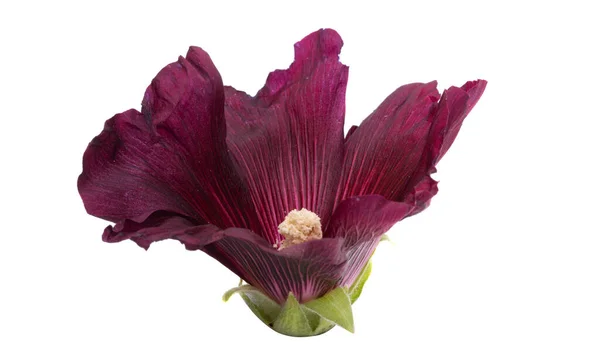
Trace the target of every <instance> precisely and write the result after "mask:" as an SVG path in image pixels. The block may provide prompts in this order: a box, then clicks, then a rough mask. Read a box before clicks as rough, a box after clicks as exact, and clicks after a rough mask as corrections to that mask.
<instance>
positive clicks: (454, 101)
mask: <svg viewBox="0 0 600 363" xmlns="http://www.w3.org/2000/svg"><path fill="white" fill-rule="evenodd" d="M486 85H487V82H486V81H484V80H477V81H471V82H467V83H465V84H464V85H463V86H462V87H460V88H458V87H450V88H449V89H448V90H446V91H445V92H444V94H443V95H442V98H441V99H440V102H439V103H438V104H437V105H436V108H435V111H434V112H433V113H432V117H431V123H432V125H431V130H430V132H429V135H428V141H427V145H428V147H427V149H426V150H425V152H424V153H423V155H422V156H421V161H420V162H419V166H418V167H417V168H416V169H415V170H414V172H413V174H412V176H411V179H410V181H409V182H408V183H407V184H406V186H405V189H404V190H403V192H402V193H400V195H401V199H403V198H406V199H404V200H407V201H410V200H412V198H414V197H415V196H417V195H418V197H417V199H419V200H418V203H420V205H421V208H417V209H415V211H413V214H416V213H419V212H420V211H422V210H423V209H425V208H426V207H427V206H428V205H429V199H431V197H433V195H435V193H436V192H437V187H436V188H435V191H434V192H433V194H431V193H430V192H429V191H431V190H433V189H432V188H431V186H432V183H436V182H435V181H433V179H431V176H430V175H431V174H433V173H435V166H436V165H437V163H438V162H439V161H440V160H441V158H442V157H443V156H444V155H445V154H446V152H447V151H448V149H449V148H450V146H451V145H452V143H453V142H454V140H455V139H456V136H457V135H458V132H459V130H460V127H461V126H462V123H463V121H464V120H465V118H466V117H467V115H468V114H469V112H470V111H471V110H472V109H473V107H474V106H475V104H477V101H479V98H480V97H481V95H482V94H483V91H484V90H485V87H486ZM436 184H437V183H436Z"/></svg>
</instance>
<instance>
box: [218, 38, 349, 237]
mask: <svg viewBox="0 0 600 363" xmlns="http://www.w3.org/2000/svg"><path fill="white" fill-rule="evenodd" d="M341 47H342V40H341V38H340V37H339V35H338V34H337V33H336V32H335V31H333V30H328V29H325V30H320V31H318V32H315V33H313V34H311V35H309V36H307V37H306V38H304V39H303V40H302V41H300V42H298V43H297V44H296V46H295V60H294V62H293V63H292V65H291V66H290V68H289V69H287V70H277V71H274V72H272V73H271V74H270V75H269V77H268V79H267V82H266V85H265V86H264V87H263V88H262V89H261V90H260V91H259V92H258V94H257V95H256V97H250V96H248V95H246V94H245V93H243V92H238V91H235V90H234V89H232V88H228V89H226V108H225V110H226V118H227V125H228V135H227V142H228V145H229V148H230V150H231V153H232V155H233V158H234V159H235V161H236V163H237V166H238V167H239V170H240V173H241V174H242V175H243V176H244V177H245V182H246V185H248V188H249V191H250V194H251V196H252V200H253V201H254V206H255V208H256V211H257V214H258V217H259V219H260V222H261V224H262V225H263V226H265V229H266V230H267V232H266V236H265V237H266V238H268V239H269V241H271V242H277V241H278V238H279V234H278V233H277V225H278V224H279V223H281V221H283V219H284V218H285V215H286V214H287V213H288V212H289V211H291V210H292V209H301V208H307V209H309V210H311V211H313V212H315V213H317V214H318V215H319V216H320V217H321V219H322V220H323V221H326V220H328V218H329V216H330V215H331V211H332V208H333V203H334V197H335V190H336V188H337V184H338V180H339V169H340V165H341V161H342V148H343V140H344V135H343V127H344V112H345V106H344V99H345V90H346V82H347V77H348V68H347V67H346V66H344V65H343V64H341V63H340V62H339V59H338V58H339V57H338V55H339V52H340V49H341Z"/></svg>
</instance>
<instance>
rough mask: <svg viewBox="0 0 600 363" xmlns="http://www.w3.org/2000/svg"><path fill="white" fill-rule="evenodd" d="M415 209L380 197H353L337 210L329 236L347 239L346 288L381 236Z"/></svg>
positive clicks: (406, 204) (345, 242)
mask: <svg viewBox="0 0 600 363" xmlns="http://www.w3.org/2000/svg"><path fill="white" fill-rule="evenodd" d="M414 208H415V206H414V205H413V204H409V203H399V202H393V201H389V200H387V199H385V198H384V197H382V196H380V195H366V196H360V197H351V198H348V199H346V200H345V201H343V202H342V203H341V204H340V205H339V206H338V207H337V209H336V210H335V213H334V214H333V216H332V217H331V221H330V222H329V225H328V226H327V228H326V230H325V237H328V238H335V237H343V238H344V239H345V241H344V246H343V250H344V251H345V253H346V258H347V260H348V262H347V264H346V270H345V271H344V279H343V280H342V283H341V285H342V286H350V285H351V284H352V283H353V282H354V280H356V277H357V276H358V274H359V273H360V271H361V270H362V268H363V267H364V266H365V264H366V263H367V261H368V260H369V258H370V257H371V255H372V254H373V252H374V251H375V248H376V247H377V245H378V243H379V240H380V239H381V236H382V235H383V234H384V233H385V232H387V231H388V230H389V229H390V228H391V227H392V226H393V225H394V224H395V223H396V222H398V221H400V220H402V219H403V218H405V217H407V216H409V215H410V214H411V212H412V211H413V209H414Z"/></svg>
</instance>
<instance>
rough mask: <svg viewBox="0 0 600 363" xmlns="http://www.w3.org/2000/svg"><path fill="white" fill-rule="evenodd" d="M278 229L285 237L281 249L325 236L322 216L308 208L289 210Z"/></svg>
mask: <svg viewBox="0 0 600 363" xmlns="http://www.w3.org/2000/svg"><path fill="white" fill-rule="evenodd" d="M277 230H278V231H279V233H280V234H281V235H282V236H283V237H285V239H284V240H283V242H282V243H281V247H280V249H281V248H286V247H290V246H293V245H297V244H300V243H304V242H306V241H310V240H311V239H320V238H323V232H322V231H321V218H319V216H318V215H316V214H315V213H313V212H311V211H309V210H308V209H306V208H302V209H301V210H297V209H294V210H292V211H291V212H289V213H288V215H287V216H285V219H284V220H283V222H281V224H280V225H279V227H277Z"/></svg>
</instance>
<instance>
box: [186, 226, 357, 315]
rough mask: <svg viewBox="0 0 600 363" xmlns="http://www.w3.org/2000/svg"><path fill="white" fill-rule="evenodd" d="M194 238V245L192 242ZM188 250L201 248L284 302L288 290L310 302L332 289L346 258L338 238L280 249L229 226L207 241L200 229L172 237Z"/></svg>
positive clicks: (277, 299)
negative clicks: (196, 231)
mask: <svg viewBox="0 0 600 363" xmlns="http://www.w3.org/2000/svg"><path fill="white" fill-rule="evenodd" d="M196 237H198V239H197V242H198V243H197V244H196V245H195V244H194V241H195V240H196ZM174 238H176V239H179V240H180V241H182V242H183V243H185V245H186V247H187V248H188V249H190V250H194V249H202V250H203V251H205V252H206V253H208V254H209V255H210V256H212V257H214V258H215V259H216V260H218V261H219V262H221V263H222V264H223V265H225V266H226V267H228V268H229V269H230V270H231V271H232V272H234V273H235V274H237V275H238V276H239V277H240V278H242V279H243V280H244V281H246V282H248V283H249V284H251V285H252V286H254V287H256V288H258V289H260V290H261V291H262V292H264V293H265V294H266V295H268V296H269V297H270V298H272V299H273V300H274V301H277V302H279V303H281V304H283V303H284V302H285V300H286V299H287V297H288V295H289V293H290V292H292V293H293V294H294V296H295V297H296V298H297V299H298V300H299V301H300V302H304V301H310V300H312V299H314V298H317V297H319V296H322V295H323V294H325V293H327V292H329V291H330V290H333V289H335V288H336V287H337V286H339V282H340V281H341V280H342V274H343V273H344V269H345V262H346V259H345V257H344V255H343V254H342V244H343V239H342V238H325V239H322V240H312V241H308V242H306V243H303V244H300V245H296V246H293V247H290V248H286V249H284V250H281V251H278V250H276V249H274V248H273V247H272V246H271V245H270V244H269V242H268V241H266V240H265V239H263V238H262V237H260V236H258V235H256V234H255V233H252V232H251V231H249V230H246V229H241V228H229V229H226V230H224V231H222V232H221V233H220V234H215V235H213V236H212V238H213V241H208V240H207V238H206V233H205V231H204V230H202V231H201V234H200V235H199V236H196V235H195V234H194V233H193V232H192V231H188V233H186V234H185V235H181V236H175V237H174Z"/></svg>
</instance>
